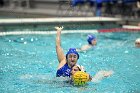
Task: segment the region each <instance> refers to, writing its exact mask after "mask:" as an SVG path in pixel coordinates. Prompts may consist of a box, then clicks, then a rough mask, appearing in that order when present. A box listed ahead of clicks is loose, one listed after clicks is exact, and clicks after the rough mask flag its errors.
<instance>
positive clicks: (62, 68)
mask: <svg viewBox="0 0 140 93" xmlns="http://www.w3.org/2000/svg"><path fill="white" fill-rule="evenodd" d="M55 29H56V30H57V34H56V52H57V58H58V61H59V65H58V69H57V73H56V76H57V77H60V76H63V77H70V73H71V68H72V67H73V66H74V65H75V64H76V63H77V60H78V59H79V54H78V52H77V51H76V49H75V48H70V49H69V50H68V52H67V54H66V56H65V55H64V52H63V49H62V47H61V30H62V29H63V27H55Z"/></svg>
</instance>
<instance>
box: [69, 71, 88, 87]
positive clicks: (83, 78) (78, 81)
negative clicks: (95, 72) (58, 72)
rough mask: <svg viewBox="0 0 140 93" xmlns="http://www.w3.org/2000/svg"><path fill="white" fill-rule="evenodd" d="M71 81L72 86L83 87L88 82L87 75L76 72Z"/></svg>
mask: <svg viewBox="0 0 140 93" xmlns="http://www.w3.org/2000/svg"><path fill="white" fill-rule="evenodd" d="M72 80H73V83H74V85H76V86H82V85H85V84H86V83H87V82H88V81H89V74H87V73H86V72H83V71H77V72H76V73H75V74H74V75H73V76H72Z"/></svg>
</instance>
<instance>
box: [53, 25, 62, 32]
mask: <svg viewBox="0 0 140 93" xmlns="http://www.w3.org/2000/svg"><path fill="white" fill-rule="evenodd" d="M55 29H56V30H59V31H61V30H62V29H63V26H62V27H58V26H57V27H55Z"/></svg>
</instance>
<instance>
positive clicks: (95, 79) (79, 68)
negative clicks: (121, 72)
mask: <svg viewBox="0 0 140 93" xmlns="http://www.w3.org/2000/svg"><path fill="white" fill-rule="evenodd" d="M77 71H82V72H85V70H84V68H83V66H80V65H75V66H73V68H72V71H71V77H72V76H73V75H74V74H75V73H76V72H77ZM113 73H114V72H113V71H112V70H110V71H105V70H101V71H99V72H97V73H96V74H95V75H94V76H93V77H92V76H91V75H89V74H88V73H87V74H88V75H89V76H88V77H89V78H88V81H91V82H94V83H99V82H100V81H101V80H102V79H103V78H105V77H109V76H111V75H112V74H113Z"/></svg>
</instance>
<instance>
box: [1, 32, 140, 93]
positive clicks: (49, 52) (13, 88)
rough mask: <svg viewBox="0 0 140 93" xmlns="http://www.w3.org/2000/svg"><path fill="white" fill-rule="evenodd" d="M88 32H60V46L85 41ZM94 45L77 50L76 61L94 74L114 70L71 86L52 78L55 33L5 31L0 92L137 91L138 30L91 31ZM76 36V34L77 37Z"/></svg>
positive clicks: (139, 83) (139, 82)
mask: <svg viewBox="0 0 140 93" xmlns="http://www.w3.org/2000/svg"><path fill="white" fill-rule="evenodd" d="M88 34H89V33H80V34H79V33H78V34H76V33H75V34H62V47H63V48H64V51H65V53H66V51H67V50H68V49H69V48H70V47H77V48H78V47H80V46H81V45H84V44H86V43H87V42H86V37H87V35H88ZM94 34H95V35H96V36H97V38H98V39H97V40H98V43H97V46H96V47H95V48H94V49H91V50H90V51H87V52H80V59H79V61H78V63H79V64H81V65H83V66H84V67H85V68H86V71H87V72H88V73H90V74H91V75H94V73H96V72H97V71H99V70H113V71H114V74H113V75H112V76H111V77H109V78H105V79H104V80H102V81H101V82H100V83H98V84H95V83H93V82H89V83H88V85H86V86H83V87H74V86H72V85H70V84H68V83H65V82H63V79H62V80H61V79H58V78H55V75H56V68H57V65H58V61H57V56H56V52H55V36H56V35H55V34H52V35H13V36H12V35H9V36H1V37H0V46H1V47H0V59H1V60H0V82H1V83H0V92H1V93H51V92H52V93H139V92H140V80H139V78H140V67H139V66H140V61H139V58H140V49H138V48H135V46H134V41H135V39H136V38H138V37H139V36H140V33H139V32H135V33H131V32H116V33H115V32H114V33H94ZM77 37H78V38H77Z"/></svg>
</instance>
